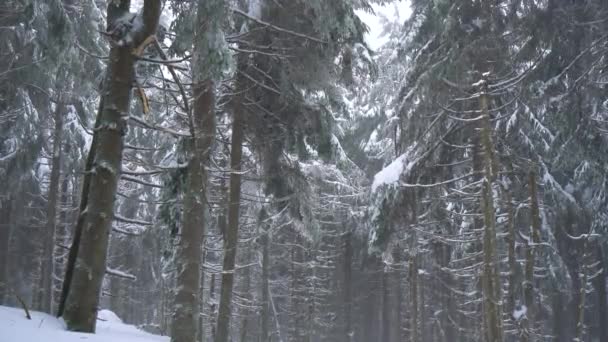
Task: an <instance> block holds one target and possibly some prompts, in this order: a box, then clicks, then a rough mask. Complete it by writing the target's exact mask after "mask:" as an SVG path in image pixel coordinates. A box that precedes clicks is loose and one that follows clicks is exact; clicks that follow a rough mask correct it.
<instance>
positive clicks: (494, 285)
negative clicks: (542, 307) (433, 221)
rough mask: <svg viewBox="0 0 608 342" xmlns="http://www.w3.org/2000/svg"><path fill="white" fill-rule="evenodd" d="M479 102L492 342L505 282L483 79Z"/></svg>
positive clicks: (497, 336)
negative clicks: (502, 279)
mask: <svg viewBox="0 0 608 342" xmlns="http://www.w3.org/2000/svg"><path fill="white" fill-rule="evenodd" d="M479 102H480V107H481V112H482V123H481V124H482V126H481V131H480V134H481V144H482V150H483V163H484V173H485V181H484V182H483V190H482V192H483V196H482V200H483V217H484V237H483V280H482V283H483V303H484V316H485V322H486V327H485V330H486V339H487V341H488V342H502V340H503V331H502V309H501V304H500V303H501V300H502V299H501V286H500V275H499V273H498V256H497V248H496V246H497V243H496V217H495V212H494V210H495V209H494V196H493V189H492V185H493V183H494V179H495V177H496V171H497V170H496V162H495V158H494V146H493V143H492V137H491V127H490V112H489V109H488V106H489V104H488V102H489V100H488V83H487V80H486V79H484V80H482V82H481V93H480V96H479Z"/></svg>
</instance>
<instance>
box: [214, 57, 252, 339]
mask: <svg viewBox="0 0 608 342" xmlns="http://www.w3.org/2000/svg"><path fill="white" fill-rule="evenodd" d="M237 68H238V69H239V70H244V68H245V60H244V58H243V57H240V58H239V63H238V66H237ZM245 86H246V85H245V79H244V77H243V76H242V73H239V76H237V85H236V89H237V93H240V92H242V91H243V89H245ZM234 107H235V108H234V113H233V122H232V144H231V145H232V148H231V150H230V197H229V203H228V227H227V231H226V234H225V240H224V262H223V266H222V271H223V272H222V288H221V294H220V304H219V305H220V306H219V313H218V321H217V336H216V339H215V341H216V342H227V341H228V338H229V334H230V331H229V330H230V329H229V328H230V315H231V313H230V307H231V302H232V289H233V287H234V266H235V262H236V252H237V245H238V232H239V218H240V215H239V211H240V207H241V159H242V156H243V134H244V132H243V115H244V113H243V111H244V106H243V100H242V99H241V98H240V97H239V96H237V98H236V99H235V102H234Z"/></svg>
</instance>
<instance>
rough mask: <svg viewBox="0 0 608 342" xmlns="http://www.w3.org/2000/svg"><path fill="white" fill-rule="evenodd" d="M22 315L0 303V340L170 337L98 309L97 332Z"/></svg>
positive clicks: (145, 341)
mask: <svg viewBox="0 0 608 342" xmlns="http://www.w3.org/2000/svg"><path fill="white" fill-rule="evenodd" d="M31 315H32V319H31V320H28V319H27V318H25V313H24V311H23V310H22V309H17V308H9V307H6V306H0V342H168V341H169V338H168V337H164V336H157V335H152V334H149V333H147V332H144V331H141V330H139V329H137V328H136V327H134V326H132V325H127V324H124V323H122V321H121V320H120V318H118V316H116V314H114V313H113V312H111V311H108V310H102V311H100V312H99V315H98V317H99V321H98V322H97V333H96V334H84V333H75V332H69V331H66V330H65V323H64V322H63V321H62V320H60V319H57V318H55V317H53V316H50V315H47V314H44V313H41V312H36V311H31Z"/></svg>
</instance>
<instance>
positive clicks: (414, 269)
mask: <svg viewBox="0 0 608 342" xmlns="http://www.w3.org/2000/svg"><path fill="white" fill-rule="evenodd" d="M412 235H414V237H412V241H414V242H413V243H412V244H415V243H416V242H415V239H416V237H415V234H414V233H413V231H412ZM410 248H411V251H410V255H409V259H410V260H409V271H410V279H409V284H410V341H411V342H418V341H419V339H418V262H417V260H416V259H417V255H416V254H417V253H416V252H415V249H416V248H415V247H414V246H411V247H410Z"/></svg>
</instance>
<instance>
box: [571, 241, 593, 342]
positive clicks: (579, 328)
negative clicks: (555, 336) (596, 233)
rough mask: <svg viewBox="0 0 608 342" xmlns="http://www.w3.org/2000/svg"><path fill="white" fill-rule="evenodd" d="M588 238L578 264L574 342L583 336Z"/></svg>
mask: <svg viewBox="0 0 608 342" xmlns="http://www.w3.org/2000/svg"><path fill="white" fill-rule="evenodd" d="M588 248H589V236H587V237H585V238H584V242H583V257H582V260H581V263H580V271H579V272H580V275H579V278H580V288H579V291H580V292H579V295H578V297H579V298H578V307H577V312H576V316H575V319H576V335H575V337H574V340H573V341H574V342H583V341H584V340H585V339H584V336H585V302H586V299H587V280H588V279H589V272H588V270H587V259H588V258H589V252H588V250H587V249H588Z"/></svg>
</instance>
